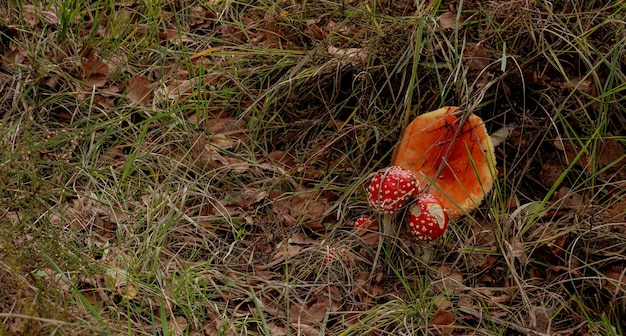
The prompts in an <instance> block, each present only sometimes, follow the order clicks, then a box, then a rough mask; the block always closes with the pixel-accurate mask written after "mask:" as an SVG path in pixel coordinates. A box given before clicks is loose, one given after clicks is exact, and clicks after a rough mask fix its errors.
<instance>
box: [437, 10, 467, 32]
mask: <svg viewBox="0 0 626 336" xmlns="http://www.w3.org/2000/svg"><path fill="white" fill-rule="evenodd" d="M456 16H457V13H454V12H445V13H443V14H441V15H439V17H438V18H437V21H439V24H440V25H441V27H442V28H443V29H449V28H455V27H457V21H456ZM461 23H463V17H462V16H461V18H460V20H459V22H458V24H461Z"/></svg>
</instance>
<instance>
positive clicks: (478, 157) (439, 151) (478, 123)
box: [391, 106, 496, 217]
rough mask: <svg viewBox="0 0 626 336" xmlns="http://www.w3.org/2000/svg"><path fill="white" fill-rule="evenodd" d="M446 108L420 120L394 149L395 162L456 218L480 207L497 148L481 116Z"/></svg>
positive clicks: (414, 121) (490, 180) (426, 115)
mask: <svg viewBox="0 0 626 336" xmlns="http://www.w3.org/2000/svg"><path fill="white" fill-rule="evenodd" d="M457 110H458V108H457V107H452V106H446V107H442V108H440V109H438V110H435V111H432V112H428V113H424V114H422V115H420V116H418V117H417V118H415V119H414V120H413V121H412V122H411V123H410V124H409V126H408V127H407V128H406V129H405V130H404V132H403V134H402V137H401V138H400V141H399V142H398V145H397V146H396V148H395V151H394V154H393V158H392V160H391V161H392V164H393V165H395V166H399V167H402V168H404V169H408V170H410V171H411V172H413V174H414V175H415V178H416V179H417V181H418V182H419V186H420V188H423V187H424V185H429V184H434V185H433V186H432V187H431V188H430V190H429V193H431V194H432V195H433V196H434V197H435V198H437V199H439V200H440V201H441V202H442V203H443V207H444V208H445V209H448V211H449V214H450V216H451V217H459V216H461V215H463V214H464V213H465V212H467V211H470V210H472V209H475V208H476V207H477V206H478V205H479V204H480V203H481V202H482V200H483V198H484V197H485V194H487V193H488V192H489V191H490V190H491V188H492V187H493V178H494V176H495V175H496V170H495V155H494V148H493V144H492V142H491V138H490V137H489V134H487V129H486V128H485V125H484V123H483V121H482V119H481V118H480V117H478V116H476V115H474V114H470V115H469V116H468V117H467V118H466V119H465V118H463V117H460V116H457V115H455V114H454V112H456V111H457Z"/></svg>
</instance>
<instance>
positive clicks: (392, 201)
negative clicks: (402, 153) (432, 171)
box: [367, 167, 418, 213]
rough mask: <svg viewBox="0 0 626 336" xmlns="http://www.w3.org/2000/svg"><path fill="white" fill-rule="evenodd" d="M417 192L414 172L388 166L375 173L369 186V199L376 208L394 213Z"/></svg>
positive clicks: (383, 211) (379, 210)
mask: <svg viewBox="0 0 626 336" xmlns="http://www.w3.org/2000/svg"><path fill="white" fill-rule="evenodd" d="M417 192H418V189H417V182H416V180H415V176H413V173H411V172H410V171H408V170H406V169H402V168H400V167H387V168H383V169H381V170H379V171H377V172H376V174H374V177H373V178H372V182H370V185H369V187H368V188H367V200H368V202H369V204H370V206H371V207H372V208H374V210H376V211H378V212H382V213H393V212H395V211H397V210H398V209H400V208H401V207H402V206H403V205H404V204H405V203H406V202H407V201H408V200H409V199H410V198H411V197H413V196H414V195H415V194H417Z"/></svg>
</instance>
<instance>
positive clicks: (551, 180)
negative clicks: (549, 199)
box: [539, 159, 564, 187]
mask: <svg viewBox="0 0 626 336" xmlns="http://www.w3.org/2000/svg"><path fill="white" fill-rule="evenodd" d="M563 169H564V168H563V165H562V164H561V162H559V161H558V160H552V159H550V160H547V161H546V162H544V163H543V165H542V166H541V171H540V172H539V179H541V182H542V183H543V185H545V186H547V187H550V186H553V185H554V184H555V183H556V181H557V180H558V178H559V177H560V176H561V174H562V173H563Z"/></svg>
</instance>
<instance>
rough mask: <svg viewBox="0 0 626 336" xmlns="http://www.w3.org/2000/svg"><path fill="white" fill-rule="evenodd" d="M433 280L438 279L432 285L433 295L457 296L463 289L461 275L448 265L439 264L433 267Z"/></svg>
mask: <svg viewBox="0 0 626 336" xmlns="http://www.w3.org/2000/svg"><path fill="white" fill-rule="evenodd" d="M434 270H435V271H434V272H433V278H434V279H438V280H435V281H434V282H433V283H432V289H433V291H434V292H435V293H447V294H449V295H452V294H458V293H460V292H461V291H462V290H464V289H465V286H463V274H462V273H461V272H460V271H459V270H458V269H456V268H453V267H452V266H451V265H448V264H440V265H437V266H435V267H434Z"/></svg>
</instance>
